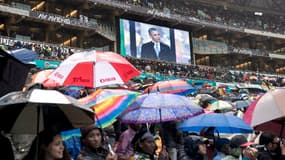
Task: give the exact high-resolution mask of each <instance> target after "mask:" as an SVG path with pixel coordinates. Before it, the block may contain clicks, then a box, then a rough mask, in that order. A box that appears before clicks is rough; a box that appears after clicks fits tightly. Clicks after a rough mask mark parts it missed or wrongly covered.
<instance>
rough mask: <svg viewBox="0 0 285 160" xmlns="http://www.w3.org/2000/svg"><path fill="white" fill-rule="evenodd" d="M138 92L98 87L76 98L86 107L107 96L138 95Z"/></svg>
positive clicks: (103, 99)
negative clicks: (84, 95) (88, 93)
mask: <svg viewBox="0 0 285 160" xmlns="http://www.w3.org/2000/svg"><path fill="white" fill-rule="evenodd" d="M138 94H139V92H135V91H130V90H125V89H98V90H96V91H95V92H93V93H91V94H90V95H88V96H86V97H83V98H80V99H78V101H79V102H81V103H82V104H83V105H85V106H86V107H92V106H94V105H96V104H98V103H101V102H103V101H105V100H107V99H109V98H112V97H115V96H124V95H138Z"/></svg>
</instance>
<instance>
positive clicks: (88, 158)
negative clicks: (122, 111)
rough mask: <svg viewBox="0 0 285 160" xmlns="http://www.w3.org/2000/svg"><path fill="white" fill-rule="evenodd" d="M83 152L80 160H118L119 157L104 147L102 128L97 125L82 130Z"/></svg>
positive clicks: (79, 157)
mask: <svg viewBox="0 0 285 160" xmlns="http://www.w3.org/2000/svg"><path fill="white" fill-rule="evenodd" d="M81 136H82V137H81V141H82V145H83V149H82V152H81V153H80V154H79V156H78V158H77V159H78V160H117V155H116V154H115V153H114V152H113V151H112V149H111V148H109V149H106V147H105V146H104V135H103V131H102V129H101V128H98V127H96V126H95V125H90V126H86V127H84V128H81Z"/></svg>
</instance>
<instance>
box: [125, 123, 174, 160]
mask: <svg viewBox="0 0 285 160" xmlns="http://www.w3.org/2000/svg"><path fill="white" fill-rule="evenodd" d="M132 146H133V148H134V155H133V156H131V157H130V159H129V160H169V156H168V153H167V151H166V148H165V147H163V148H162V150H161V152H160V153H159V155H156V153H155V151H156V149H157V146H156V144H155V139H154V136H153V135H152V134H151V133H150V132H149V131H148V130H147V129H145V128H142V129H140V130H139V131H138V132H137V133H136V135H135V136H134V138H133V140H132Z"/></svg>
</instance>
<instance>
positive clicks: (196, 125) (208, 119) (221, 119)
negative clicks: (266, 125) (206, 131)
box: [178, 113, 253, 134]
mask: <svg viewBox="0 0 285 160" xmlns="http://www.w3.org/2000/svg"><path fill="white" fill-rule="evenodd" d="M205 127H215V129H216V130H217V131H218V132H219V133H231V134H232V133H252V131H253V129H252V128H251V127H250V126H249V125H248V124H247V123H245V122H244V121H243V120H242V119H240V118H238V117H235V116H232V115H225V114H222V113H212V114H202V115H199V116H196V117H192V118H189V119H187V120H185V121H184V122H182V124H180V125H179V127H178V128H179V129H180V130H182V131H192V132H200V131H201V130H202V129H203V128H205Z"/></svg>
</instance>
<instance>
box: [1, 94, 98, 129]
mask: <svg viewBox="0 0 285 160" xmlns="http://www.w3.org/2000/svg"><path fill="white" fill-rule="evenodd" d="M93 116H94V112H93V111H92V110H90V109H88V108H85V107H84V106H83V105H82V104H80V103H79V102H78V101H77V100H75V99H73V98H71V97H68V96H65V95H63V94H62V93H60V92H58V91H55V90H41V89H33V90H30V91H27V92H11V93H9V94H7V95H5V96H3V97H1V98H0V128H1V129H3V130H4V131H6V132H10V133H23V134H37V133H39V132H40V131H41V130H43V129H44V128H46V127H50V126H54V125H61V127H63V128H62V129H71V128H78V127H82V126H86V125H88V124H93V123H94V120H93Z"/></svg>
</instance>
